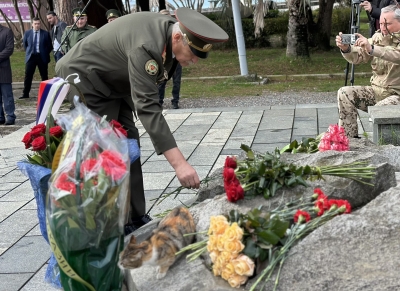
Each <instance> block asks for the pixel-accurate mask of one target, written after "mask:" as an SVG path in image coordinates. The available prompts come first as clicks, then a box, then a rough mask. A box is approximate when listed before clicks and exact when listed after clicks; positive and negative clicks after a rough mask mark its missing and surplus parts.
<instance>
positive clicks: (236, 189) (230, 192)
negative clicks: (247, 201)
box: [226, 181, 244, 202]
mask: <svg viewBox="0 0 400 291" xmlns="http://www.w3.org/2000/svg"><path fill="white" fill-rule="evenodd" d="M226 197H227V198H228V200H229V201H230V202H236V201H238V200H240V199H243V198H244V190H243V188H242V186H241V185H240V183H239V181H238V182H237V183H232V184H230V185H229V186H228V188H227V189H226Z"/></svg>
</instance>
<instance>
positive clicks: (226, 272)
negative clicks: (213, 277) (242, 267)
mask: <svg viewBox="0 0 400 291" xmlns="http://www.w3.org/2000/svg"><path fill="white" fill-rule="evenodd" d="M233 275H235V268H234V267H233V265H232V264H231V263H228V264H226V265H225V268H222V272H221V277H222V278H223V279H225V280H226V281H228V279H229V278H230V277H232V276H233Z"/></svg>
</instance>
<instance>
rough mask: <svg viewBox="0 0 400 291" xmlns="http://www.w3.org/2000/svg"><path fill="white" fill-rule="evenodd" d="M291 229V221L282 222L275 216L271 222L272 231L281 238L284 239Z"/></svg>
mask: <svg viewBox="0 0 400 291" xmlns="http://www.w3.org/2000/svg"><path fill="white" fill-rule="evenodd" d="M288 227H289V221H283V220H280V219H279V217H278V216H274V217H273V218H272V219H271V220H270V230H271V231H273V232H274V233H275V234H276V235H277V236H278V237H279V238H281V237H283V236H284V235H285V233H286V230H287V229H288Z"/></svg>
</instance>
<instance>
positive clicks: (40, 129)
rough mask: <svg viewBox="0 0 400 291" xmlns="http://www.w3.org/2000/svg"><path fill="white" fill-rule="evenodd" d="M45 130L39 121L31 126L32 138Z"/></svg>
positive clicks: (44, 126)
mask: <svg viewBox="0 0 400 291" xmlns="http://www.w3.org/2000/svg"><path fill="white" fill-rule="evenodd" d="M45 132H46V125H44V123H40V124H38V125H35V126H34V127H32V129H31V136H32V138H35V137H38V136H40V135H41V134H44V133H45Z"/></svg>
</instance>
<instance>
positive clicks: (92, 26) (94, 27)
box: [88, 24, 97, 29]
mask: <svg viewBox="0 0 400 291" xmlns="http://www.w3.org/2000/svg"><path fill="white" fill-rule="evenodd" d="M88 26H90V27H91V28H96V26H93V25H89V24H88ZM96 29H97V28H96Z"/></svg>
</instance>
